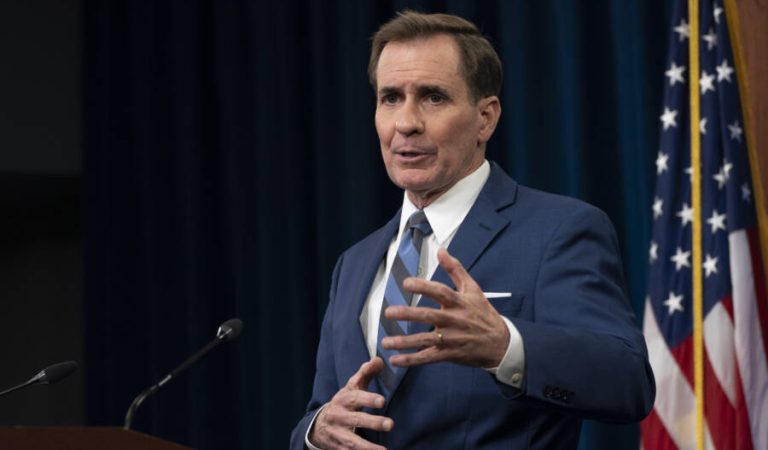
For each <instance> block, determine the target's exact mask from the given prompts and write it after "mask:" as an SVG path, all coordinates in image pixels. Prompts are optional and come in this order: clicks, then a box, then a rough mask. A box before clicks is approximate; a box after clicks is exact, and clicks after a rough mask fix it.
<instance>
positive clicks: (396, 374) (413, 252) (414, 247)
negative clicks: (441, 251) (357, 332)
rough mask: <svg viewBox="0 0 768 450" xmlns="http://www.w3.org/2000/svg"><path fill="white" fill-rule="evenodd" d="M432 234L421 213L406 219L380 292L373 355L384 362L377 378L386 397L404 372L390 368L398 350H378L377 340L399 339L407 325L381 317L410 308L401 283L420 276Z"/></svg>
mask: <svg viewBox="0 0 768 450" xmlns="http://www.w3.org/2000/svg"><path fill="white" fill-rule="evenodd" d="M430 233H432V227H431V226H430V225H429V221H428V220H427V216H426V215H425V214H424V211H421V210H419V211H416V212H415V213H413V214H412V215H411V217H409V218H408V223H407V224H406V230H405V231H404V232H403V237H402V239H401V241H400V246H399V247H398V249H397V255H395V259H394V261H393V262H392V269H391V270H390V272H389V276H388V277H387V285H386V287H385V289H384V301H383V302H382V304H381V315H380V316H379V335H378V339H377V344H376V354H377V355H378V356H380V357H381V358H382V359H383V360H384V370H382V372H381V374H380V375H379V377H380V379H381V382H382V386H383V388H384V391H385V394H386V396H389V394H391V393H392V390H393V389H394V388H395V387H396V386H397V382H398V381H399V379H400V377H402V376H403V374H404V373H405V368H402V367H395V366H390V364H389V357H390V356H392V355H395V354H398V353H400V351H398V350H385V349H383V348H382V347H381V339H382V338H384V337H386V336H400V335H403V334H406V333H407V332H408V322H406V321H397V320H391V319H387V318H386V317H384V310H385V309H387V307H388V306H402V305H405V306H411V301H412V300H413V293H412V292H408V291H406V290H405V289H403V281H404V280H405V279H406V278H408V277H415V276H418V275H421V274H420V273H419V272H420V271H419V259H420V258H419V255H420V254H421V244H422V242H423V241H424V237H426V236H428V235H429V234H430Z"/></svg>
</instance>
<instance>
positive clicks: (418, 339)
mask: <svg viewBox="0 0 768 450" xmlns="http://www.w3.org/2000/svg"><path fill="white" fill-rule="evenodd" d="M441 336H443V334H442V333H440V334H438V333H437V332H434V331H432V332H429V333H416V334H404V335H401V336H387V337H385V338H384V339H382V340H381V346H382V347H384V348H385V349H386V350H407V349H421V348H426V347H432V346H434V347H439V346H441V345H443V344H444V343H445V342H444V339H445V338H444V337H443V339H441ZM390 361H391V360H390Z"/></svg>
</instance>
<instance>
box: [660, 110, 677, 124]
mask: <svg viewBox="0 0 768 450" xmlns="http://www.w3.org/2000/svg"><path fill="white" fill-rule="evenodd" d="M675 117H677V111H675V110H671V109H669V108H667V107H666V106H665V107H664V114H662V115H661V122H662V123H663V124H664V129H665V130H666V129H667V128H669V127H677V120H676V119H675Z"/></svg>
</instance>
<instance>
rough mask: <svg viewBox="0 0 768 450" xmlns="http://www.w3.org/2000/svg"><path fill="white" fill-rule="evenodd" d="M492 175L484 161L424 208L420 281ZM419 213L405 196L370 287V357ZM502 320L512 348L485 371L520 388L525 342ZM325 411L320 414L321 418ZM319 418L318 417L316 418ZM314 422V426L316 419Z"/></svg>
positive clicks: (365, 318)
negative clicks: (427, 229) (427, 230)
mask: <svg viewBox="0 0 768 450" xmlns="http://www.w3.org/2000/svg"><path fill="white" fill-rule="evenodd" d="M490 173H491V166H490V164H489V163H488V161H484V162H483V164H482V165H481V166H480V167H479V168H477V169H476V170H475V171H474V172H472V173H471V174H469V175H467V176H466V177H464V178H462V179H461V180H459V182H457V183H456V184H455V185H453V187H451V188H450V189H449V190H448V191H446V192H445V193H444V194H443V195H441V196H440V197H438V198H437V199H436V200H435V201H434V202H432V203H430V204H429V205H428V206H426V207H425V208H424V214H426V216H427V220H429V224H430V225H431V226H432V233H431V234H430V235H429V236H426V237H425V238H424V241H423V243H422V248H421V260H420V262H419V272H420V273H419V277H421V278H425V279H431V278H432V275H433V274H434V273H435V270H436V269H437V267H438V262H437V250H438V249H439V248H440V247H445V248H448V246H449V245H450V243H451V240H453V236H454V235H455V234H456V231H457V230H458V229H459V225H461V223H462V222H463V221H464V218H465V217H466V216H467V214H468V213H469V210H470V209H471V208H472V205H474V204H475V200H476V199H477V196H478V195H479V194H480V191H481V190H482V189H483V186H484V185H485V182H486V181H487V180H488V175H489V174H490ZM416 211H418V208H416V206H414V205H413V203H411V200H410V199H409V198H408V194H407V193H404V194H403V206H402V210H401V213H400V227H399V228H398V232H397V235H396V236H394V237H393V239H392V242H391V243H390V244H389V250H388V251H387V257H386V259H385V260H384V261H382V262H381V264H380V265H379V269H378V271H377V272H376V276H375V277H374V279H373V284H372V285H371V291H370V292H369V293H368V298H367V299H366V302H365V305H364V306H363V310H362V313H361V314H360V325H361V326H362V328H363V333H364V335H365V343H366V346H367V347H368V353H369V354H370V355H371V357H373V356H375V355H376V344H377V339H378V335H377V334H378V332H379V315H380V314H381V305H382V303H383V301H384V289H385V286H386V282H387V277H388V275H389V272H390V270H391V268H392V263H393V261H394V259H395V255H396V254H397V248H398V246H399V245H400V239H401V238H402V235H403V231H404V229H405V226H406V223H407V222H408V218H409V217H411V214H413V213H414V212H416ZM480 288H482V286H480ZM419 300H421V295H418V294H416V295H414V297H413V304H414V305H418V302H419ZM502 319H504V323H506V325H507V328H508V329H509V337H510V339H509V345H508V346H507V351H506V354H505V355H504V358H503V359H502V361H501V364H499V366H498V367H493V368H487V369H486V370H487V371H489V372H491V373H493V374H494V375H495V376H496V379H497V380H499V381H500V382H502V383H505V384H508V385H510V386H514V387H516V388H520V386H522V384H523V374H524V373H525V371H524V369H525V348H524V346H523V339H522V337H521V336H520V333H519V332H518V331H517V328H515V326H514V325H513V324H512V322H510V321H509V319H507V318H506V317H504V316H502ZM322 409H323V408H320V409H319V410H318V414H319V413H320V411H322ZM316 417H317V414H316V415H315V418H316ZM312 422H313V423H314V418H313V419H312ZM313 423H312V424H313ZM312 424H310V426H309V427H308V428H307V436H306V438H305V440H304V442H305V444H306V445H307V447H308V448H310V449H311V450H320V449H318V448H317V447H315V446H313V445H312V444H311V443H310V442H309V430H311V429H312Z"/></svg>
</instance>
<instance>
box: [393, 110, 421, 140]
mask: <svg viewBox="0 0 768 450" xmlns="http://www.w3.org/2000/svg"><path fill="white" fill-rule="evenodd" d="M395 130H397V132H398V133H400V134H403V135H405V136H410V135H412V134H419V133H422V132H423V131H424V121H423V120H422V117H421V114H420V112H419V110H418V107H417V106H416V105H414V104H412V102H406V103H405V104H404V105H403V107H402V108H401V109H400V111H399V114H398V117H397V119H396V120H395Z"/></svg>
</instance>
